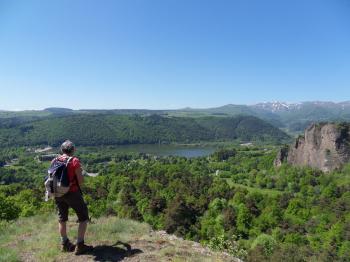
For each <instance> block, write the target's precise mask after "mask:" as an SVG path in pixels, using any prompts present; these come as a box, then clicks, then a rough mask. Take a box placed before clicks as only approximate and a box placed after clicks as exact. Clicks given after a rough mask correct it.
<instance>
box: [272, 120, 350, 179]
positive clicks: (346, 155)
mask: <svg viewBox="0 0 350 262" xmlns="http://www.w3.org/2000/svg"><path fill="white" fill-rule="evenodd" d="M285 161H286V162H287V163H289V164H291V165H294V166H310V167H313V168H317V169H320V170H322V171H325V172H328V171H331V170H334V169H337V168H341V167H342V166H343V165H344V164H345V163H347V162H349V161H350V123H340V124H335V123H318V124H312V125H311V126H309V127H308V128H307V129H306V130H305V134H304V136H299V137H298V138H297V139H296V141H295V143H294V144H293V145H291V146H290V147H289V149H288V150H287V149H285V148H282V149H281V150H280V152H279V153H278V155H277V157H276V159H275V166H280V165H281V164H282V162H285Z"/></svg>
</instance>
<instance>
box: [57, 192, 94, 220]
mask: <svg viewBox="0 0 350 262" xmlns="http://www.w3.org/2000/svg"><path fill="white" fill-rule="evenodd" d="M55 203H56V207H57V210H58V221H59V222H66V221H68V210H69V208H70V207H71V208H72V209H73V210H74V211H75V213H76V214H77V216H78V221H79V222H85V221H87V220H89V212H88V209H87V206H86V204H85V202H84V199H83V196H82V195H81V193H80V192H68V193H67V194H65V195H64V196H62V197H56V198H55Z"/></svg>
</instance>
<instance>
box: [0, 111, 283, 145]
mask: <svg viewBox="0 0 350 262" xmlns="http://www.w3.org/2000/svg"><path fill="white" fill-rule="evenodd" d="M7 121H10V120H9V119H8V120H7ZM67 138H70V139H72V140H73V141H75V143H76V144H78V145H115V144H154V143H159V142H161V143H173V142H180V143H192V142H200V141H227V140H241V141H242V140H243V141H265V142H273V143H278V142H283V141H285V140H288V139H289V137H288V135H286V134H285V133H284V132H282V131H281V130H279V129H278V128H276V127H274V126H272V125H271V124H269V123H267V122H265V121H263V120H261V119H258V118H256V117H252V116H236V117H225V118H216V117H205V118H187V117H186V118H183V117H163V116H159V115H151V116H139V115H133V116H127V115H113V114H78V115H65V116H56V117H47V118H43V119H36V120H32V121H26V122H21V121H19V122H16V121H12V122H11V124H10V125H6V124H3V125H0V145H6V146H14V145H16V146H18V145H20V146H22V145H40V144H50V145H58V144H60V143H61V142H62V140H65V139H67Z"/></svg>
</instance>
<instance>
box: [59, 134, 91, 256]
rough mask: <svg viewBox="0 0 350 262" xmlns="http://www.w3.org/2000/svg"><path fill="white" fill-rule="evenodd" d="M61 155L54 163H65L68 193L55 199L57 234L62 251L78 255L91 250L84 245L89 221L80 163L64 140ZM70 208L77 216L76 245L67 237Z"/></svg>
mask: <svg viewBox="0 0 350 262" xmlns="http://www.w3.org/2000/svg"><path fill="white" fill-rule="evenodd" d="M61 152H62V155H60V156H58V157H57V158H55V159H54V160H53V161H52V162H54V161H64V162H66V163H67V161H69V162H68V163H67V173H68V178H69V191H68V193H66V194H64V195H63V196H61V197H55V203H56V207H57V210H58V221H59V232H60V235H61V241H62V242H61V244H62V251H65V252H74V251H75V254H76V255H80V254H83V253H86V252H89V251H91V250H92V249H93V247H92V246H87V245H85V243H84V236H85V232H86V228H87V223H88V220H89V215H88V209H87V205H86V203H85V202H84V199H83V195H82V192H81V189H80V186H81V185H82V184H83V182H84V177H83V174H82V168H81V165H80V161H79V159H78V158H77V157H74V156H73V154H74V152H75V145H74V144H73V143H72V142H71V141H69V140H66V141H65V142H64V143H63V144H62V145H61ZM69 207H71V208H72V209H73V210H74V211H75V213H76V214H77V216H78V222H79V227H78V238H77V243H76V245H74V244H72V243H71V242H70V240H69V239H68V237H67V224H66V223H67V221H68V209H69Z"/></svg>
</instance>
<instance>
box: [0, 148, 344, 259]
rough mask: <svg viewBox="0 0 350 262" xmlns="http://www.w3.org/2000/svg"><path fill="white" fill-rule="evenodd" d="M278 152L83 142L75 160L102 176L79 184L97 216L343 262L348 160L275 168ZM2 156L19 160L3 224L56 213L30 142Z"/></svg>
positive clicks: (267, 254)
mask: <svg viewBox="0 0 350 262" xmlns="http://www.w3.org/2000/svg"><path fill="white" fill-rule="evenodd" d="M276 151H277V150H276V148H274V147H273V146H262V147H260V146H250V147H244V146H232V147H228V148H223V149H222V150H220V151H219V152H221V153H218V152H216V153H214V154H213V155H212V156H210V157H200V158H188V159H187V158H184V157H154V156H151V155H145V154H122V153H120V152H116V151H115V150H114V149H113V148H112V147H94V148H79V151H78V157H79V158H80V159H81V160H82V162H83V163H87V164H88V167H89V169H93V170H95V171H96V172H98V173H100V175H99V176H98V177H94V178H90V177H88V178H86V183H85V186H84V188H83V191H84V192H85V199H86V201H87V203H88V206H89V211H90V214H91V215H92V216H93V219H96V218H98V217H104V216H119V217H125V218H133V219H136V220H140V221H145V222H147V223H148V224H149V225H151V226H152V227H153V228H156V229H165V230H167V231H168V232H169V233H174V234H177V235H180V236H182V237H185V238H187V239H191V240H196V241H201V242H202V243H206V244H208V245H209V246H211V247H212V248H214V249H216V250H226V251H228V252H231V253H232V254H233V253H234V254H235V255H236V256H241V255H239V253H240V252H241V251H240V250H241V249H244V250H246V251H247V252H248V253H247V256H246V259H247V261H346V259H347V258H348V257H349V253H350V244H349V243H350V234H349V232H350V216H349V211H350V193H349V192H350V175H349V172H348V171H349V166H345V167H344V169H343V170H338V171H334V172H332V173H327V174H326V173H323V172H321V171H319V170H313V169H311V168H296V167H292V166H288V165H282V166H281V167H280V168H277V169H275V168H274V167H273V159H274V157H275V156H276ZM3 152H5V151H3ZM6 152H7V153H6V154H8V155H15V156H16V158H18V161H17V162H16V163H15V164H13V165H12V166H10V167H0V181H1V182H2V184H3V185H0V205H1V209H0V210H1V211H2V213H1V216H2V217H1V219H2V220H3V222H1V223H0V227H1V224H3V223H7V222H4V221H7V220H10V221H11V220H13V219H16V218H17V217H24V216H32V215H35V214H37V213H43V212H53V210H54V206H53V203H52V202H48V203H45V202H43V201H42V196H43V186H42V181H43V176H44V174H45V172H46V168H47V166H48V163H38V162H37V161H36V160H34V158H35V154H32V153H29V152H27V151H26V150H25V148H16V149H14V148H7V151H6ZM222 152H234V154H230V156H229V157H222V156H225V155H226V153H225V154H222ZM6 154H4V155H5V156H6ZM218 156H220V157H218ZM6 157H7V156H6ZM223 158H224V159H223ZM222 160H224V161H222ZM217 170H220V172H219V174H218V175H216V171H217ZM221 171H222V172H221ZM3 210H4V212H3ZM233 236H236V238H233ZM230 250H231V251H230ZM232 250H233V251H232ZM242 252H243V251H242ZM242 256H243V255H242Z"/></svg>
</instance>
